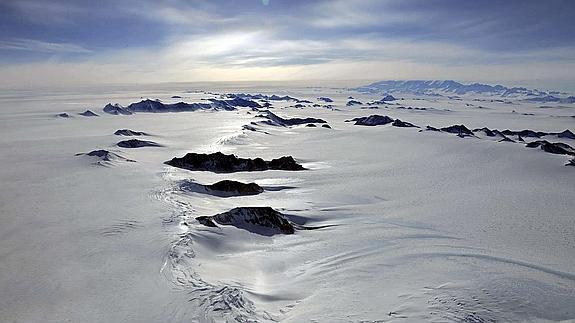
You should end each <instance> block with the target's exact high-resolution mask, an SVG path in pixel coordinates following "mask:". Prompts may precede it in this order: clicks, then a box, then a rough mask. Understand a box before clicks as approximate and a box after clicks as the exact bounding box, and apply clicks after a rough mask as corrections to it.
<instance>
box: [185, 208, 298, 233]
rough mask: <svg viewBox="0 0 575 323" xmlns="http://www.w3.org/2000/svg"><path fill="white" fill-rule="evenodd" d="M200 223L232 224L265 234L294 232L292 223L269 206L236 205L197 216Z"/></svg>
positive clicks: (210, 224)
mask: <svg viewBox="0 0 575 323" xmlns="http://www.w3.org/2000/svg"><path fill="white" fill-rule="evenodd" d="M196 220H198V221H199V222H200V223H201V224H203V225H206V226H209V227H214V226H217V225H216V223H217V224H220V225H232V226H234V227H237V228H240V229H244V230H248V231H250V232H256V233H261V234H265V235H273V234H280V233H282V234H294V233H295V227H294V225H293V224H292V223H291V222H290V221H289V220H288V219H286V218H285V217H284V215H283V214H282V213H280V212H278V211H276V210H274V209H272V208H271V207H237V208H234V209H231V210H229V211H228V212H224V213H219V214H216V215H213V216H201V217H197V218H196Z"/></svg>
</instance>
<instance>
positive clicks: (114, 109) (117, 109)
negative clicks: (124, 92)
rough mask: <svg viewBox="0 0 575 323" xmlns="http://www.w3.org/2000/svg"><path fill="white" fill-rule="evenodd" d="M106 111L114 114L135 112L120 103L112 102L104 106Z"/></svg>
mask: <svg viewBox="0 0 575 323" xmlns="http://www.w3.org/2000/svg"><path fill="white" fill-rule="evenodd" d="M104 112H106V113H109V114H113V115H120V114H122V115H131V114H133V113H132V112H131V111H128V110H127V109H125V108H124V107H122V106H121V105H119V104H118V103H116V104H114V105H112V104H111V103H108V104H106V106H105V107H104Z"/></svg>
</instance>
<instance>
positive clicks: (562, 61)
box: [0, 0, 575, 91]
mask: <svg viewBox="0 0 575 323" xmlns="http://www.w3.org/2000/svg"><path fill="white" fill-rule="evenodd" d="M574 12H575V2H573V1H568V0H564V1H563V0H550V1H529V0H527V1H515V0H508V1H495V0H488V1H460V0H439V1H427V0H406V1H386V0H325V1H324V0H318V1H301V0H263V1H262V0H242V1H237V0H211V1H207V0H188V1H183V0H180V1H178V0H173V1H151V0H148V1H135V0H124V1H111V0H103V1H85V0H77V1H67V0H53V1H43V0H4V1H2V2H0V74H1V75H2V78H1V80H0V86H1V87H4V88H6V87H21V86H30V85H31V86H35V85H44V86H50V85H72V84H108V83H159V82H197V81H262V80H265V81H269V80H278V81H287V80H376V79H457V80H460V81H480V82H490V83H495V82H502V83H505V84H509V85H524V86H535V87H542V88H555V89H562V90H568V91H573V90H575V85H574V84H575V82H574V81H575V76H573V73H572V71H573V70H575V24H574V23H573V20H572V19H573V13H574Z"/></svg>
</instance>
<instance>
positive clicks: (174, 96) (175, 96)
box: [172, 95, 182, 99]
mask: <svg viewBox="0 0 575 323" xmlns="http://www.w3.org/2000/svg"><path fill="white" fill-rule="evenodd" d="M181 98H182V97H181V96H179V95H172V99H181Z"/></svg>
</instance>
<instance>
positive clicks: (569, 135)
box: [557, 129, 575, 139]
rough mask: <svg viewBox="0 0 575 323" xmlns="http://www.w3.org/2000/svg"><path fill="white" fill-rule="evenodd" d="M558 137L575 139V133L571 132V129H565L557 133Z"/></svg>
mask: <svg viewBox="0 0 575 323" xmlns="http://www.w3.org/2000/svg"><path fill="white" fill-rule="evenodd" d="M557 137H558V138H569V139H575V134H573V133H572V132H571V130H569V129H567V130H565V131H563V132H559V133H558V134H557Z"/></svg>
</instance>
